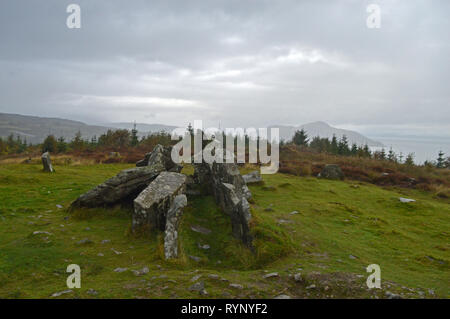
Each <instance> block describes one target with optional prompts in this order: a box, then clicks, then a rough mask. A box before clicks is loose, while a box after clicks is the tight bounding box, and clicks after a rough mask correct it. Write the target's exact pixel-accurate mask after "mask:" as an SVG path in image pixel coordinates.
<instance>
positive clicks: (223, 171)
mask: <svg viewBox="0 0 450 319" xmlns="http://www.w3.org/2000/svg"><path fill="white" fill-rule="evenodd" d="M194 169H195V172H194V179H195V180H197V181H198V182H199V183H200V184H201V185H202V186H203V187H204V188H205V189H206V190H207V191H209V193H210V194H212V195H213V196H214V199H215V201H216V203H217V204H218V205H219V206H220V208H221V209H222V211H223V212H224V213H225V214H226V215H228V216H230V219H231V227H232V233H233V236H234V237H235V238H237V239H239V240H241V241H242V242H243V243H244V244H245V245H246V246H247V247H249V248H253V247H252V240H253V238H252V236H251V234H250V226H249V223H250V220H251V214H250V205H249V203H248V200H247V198H249V194H248V193H247V191H246V188H245V187H244V186H246V183H245V181H244V179H243V178H242V176H241V174H240V173H239V168H238V166H237V165H236V164H233V163H223V164H221V163H216V162H214V163H213V164H212V165H210V164H208V163H201V164H195V165H194ZM248 192H249V191H248Z"/></svg>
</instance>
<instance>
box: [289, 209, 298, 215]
mask: <svg viewBox="0 0 450 319" xmlns="http://www.w3.org/2000/svg"><path fill="white" fill-rule="evenodd" d="M296 214H300V213H299V212H298V211H296V210H294V211H293V212H290V213H289V215H296Z"/></svg>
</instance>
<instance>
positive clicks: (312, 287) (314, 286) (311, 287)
mask: <svg viewBox="0 0 450 319" xmlns="http://www.w3.org/2000/svg"><path fill="white" fill-rule="evenodd" d="M306 289H316V285H314V284H313V285H309V286H308V287H306Z"/></svg>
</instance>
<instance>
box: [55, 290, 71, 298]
mask: <svg viewBox="0 0 450 319" xmlns="http://www.w3.org/2000/svg"><path fill="white" fill-rule="evenodd" d="M71 292H73V290H71V289H69V290H64V291H60V292H55V293H54V294H53V295H52V297H59V296H61V295H65V294H70V293H71Z"/></svg>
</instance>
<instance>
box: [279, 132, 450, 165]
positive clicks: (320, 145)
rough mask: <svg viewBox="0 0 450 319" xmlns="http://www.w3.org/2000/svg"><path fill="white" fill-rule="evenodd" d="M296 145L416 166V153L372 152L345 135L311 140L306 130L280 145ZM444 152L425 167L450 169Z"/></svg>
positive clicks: (319, 150) (334, 153)
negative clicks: (350, 142)
mask: <svg viewBox="0 0 450 319" xmlns="http://www.w3.org/2000/svg"><path fill="white" fill-rule="evenodd" d="M284 144H294V145H297V146H299V147H301V148H305V149H310V150H314V151H316V152H319V153H328V154H332V155H341V156H355V157H365V158H373V159H376V160H380V161H390V162H395V163H401V164H406V165H410V166H412V165H414V153H409V154H407V155H406V156H405V155H404V154H403V153H399V154H397V153H395V152H394V151H393V150H392V148H390V149H389V151H388V152H386V150H385V149H384V148H382V149H381V150H377V151H371V150H370V148H369V146H368V145H367V144H365V145H357V144H356V143H352V145H350V144H349V142H348V139H347V137H346V136H345V135H343V136H342V137H341V138H340V139H338V138H337V137H336V135H333V137H332V138H331V140H330V139H329V138H326V137H325V138H324V137H319V136H316V137H313V138H312V139H310V137H309V136H308V134H307V132H306V131H305V130H304V129H301V130H297V131H296V132H295V134H294V137H293V138H292V140H291V141H290V142H288V143H285V142H284V141H282V142H281V143H280V145H284ZM444 155H445V154H444V152H442V151H440V152H439V154H438V158H437V159H436V161H426V162H425V163H424V166H434V167H437V168H450V157H447V158H445V156H444Z"/></svg>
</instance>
